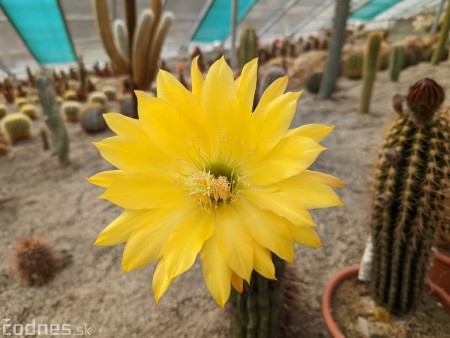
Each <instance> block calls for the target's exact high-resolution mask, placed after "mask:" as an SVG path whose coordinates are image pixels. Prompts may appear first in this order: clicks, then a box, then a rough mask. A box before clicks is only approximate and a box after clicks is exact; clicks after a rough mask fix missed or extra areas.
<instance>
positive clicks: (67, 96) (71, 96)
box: [63, 89, 78, 101]
mask: <svg viewBox="0 0 450 338" xmlns="http://www.w3.org/2000/svg"><path fill="white" fill-rule="evenodd" d="M63 97H64V100H66V101H74V100H76V99H77V98H78V95H77V92H76V91H74V90H72V89H68V90H66V91H65V92H64V94H63Z"/></svg>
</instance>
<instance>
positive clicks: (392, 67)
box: [389, 46, 405, 82]
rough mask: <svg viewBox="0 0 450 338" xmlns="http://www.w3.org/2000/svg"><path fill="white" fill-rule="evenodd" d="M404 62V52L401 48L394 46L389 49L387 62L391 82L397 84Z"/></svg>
mask: <svg viewBox="0 0 450 338" xmlns="http://www.w3.org/2000/svg"><path fill="white" fill-rule="evenodd" d="M404 62H405V52H404V49H403V47H402V46H394V47H393V48H392V49H391V55H390V61H389V78H390V79H391V81H392V82H397V81H398V77H399V76H400V72H401V71H402V69H403V63H404Z"/></svg>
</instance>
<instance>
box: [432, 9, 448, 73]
mask: <svg viewBox="0 0 450 338" xmlns="http://www.w3.org/2000/svg"><path fill="white" fill-rule="evenodd" d="M449 30H450V0H448V6H447V12H445V19H444V23H443V24H442V28H441V33H440V37H439V42H438V45H437V47H436V49H435V51H434V54H433V57H432V59H431V64H432V65H435V66H437V65H438V64H439V62H440V61H441V60H442V53H443V52H444V48H445V44H446V43H447V39H448V32H449Z"/></svg>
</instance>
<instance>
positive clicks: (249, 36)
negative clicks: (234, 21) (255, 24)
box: [239, 28, 258, 67]
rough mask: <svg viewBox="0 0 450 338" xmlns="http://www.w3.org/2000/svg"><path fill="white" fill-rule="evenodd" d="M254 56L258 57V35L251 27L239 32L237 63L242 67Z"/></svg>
mask: <svg viewBox="0 0 450 338" xmlns="http://www.w3.org/2000/svg"><path fill="white" fill-rule="evenodd" d="M256 57H258V37H257V36H256V31H255V30H254V29H253V28H247V29H245V30H244V31H243V32H242V34H241V42H240V44H239V65H240V66H241V67H243V66H244V65H245V64H246V63H247V62H249V61H251V60H253V59H254V58H256Z"/></svg>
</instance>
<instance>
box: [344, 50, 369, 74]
mask: <svg viewBox="0 0 450 338" xmlns="http://www.w3.org/2000/svg"><path fill="white" fill-rule="evenodd" d="M363 64H364V55H363V54H351V55H350V56H349V57H348V58H347V60H346V61H345V63H344V70H343V74H344V76H345V77H346V78H347V79H350V80H359V79H361V78H362V73H363Z"/></svg>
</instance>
